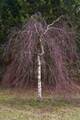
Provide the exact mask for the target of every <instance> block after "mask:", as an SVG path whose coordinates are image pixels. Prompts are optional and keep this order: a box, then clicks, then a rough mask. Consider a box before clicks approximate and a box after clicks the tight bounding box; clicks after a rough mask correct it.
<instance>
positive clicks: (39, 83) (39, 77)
mask: <svg viewBox="0 0 80 120" xmlns="http://www.w3.org/2000/svg"><path fill="white" fill-rule="evenodd" d="M38 99H39V100H41V99H42V84H41V60H40V55H38Z"/></svg>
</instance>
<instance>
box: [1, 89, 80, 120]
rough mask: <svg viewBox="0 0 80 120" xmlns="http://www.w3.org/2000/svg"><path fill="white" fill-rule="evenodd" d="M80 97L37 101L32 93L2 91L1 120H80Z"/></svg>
mask: <svg viewBox="0 0 80 120" xmlns="http://www.w3.org/2000/svg"><path fill="white" fill-rule="evenodd" d="M79 101H80V96H79V95H76V96H75V97H74V96H72V99H70V100H69V99H68V100H66V99H63V97H60V96H54V97H52V98H51V96H47V97H46V98H44V100H43V101H42V102H39V101H37V100H36V97H35V94H34V93H33V92H32V91H23V92H22V91H16V90H13V91H12V90H4V89H3V90H2V89H1V90H0V120H80V102H79Z"/></svg>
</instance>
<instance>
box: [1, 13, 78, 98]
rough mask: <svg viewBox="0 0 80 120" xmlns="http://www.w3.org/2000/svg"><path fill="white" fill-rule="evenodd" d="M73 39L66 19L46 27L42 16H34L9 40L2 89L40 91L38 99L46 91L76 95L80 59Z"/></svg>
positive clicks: (70, 26)
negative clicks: (78, 61) (79, 61)
mask: <svg viewBox="0 0 80 120" xmlns="http://www.w3.org/2000/svg"><path fill="white" fill-rule="evenodd" d="M74 36H75V34H74V31H73V29H72V25H71V23H70V22H69V20H68V19H67V18H66V17H64V16H61V17H60V18H59V19H57V20H56V21H55V22H53V23H52V24H50V25H47V24H46V22H45V20H44V19H43V18H42V17H41V15H40V14H39V15H33V16H32V17H31V18H30V19H29V21H28V23H27V24H25V25H24V26H23V28H22V30H19V29H16V30H13V32H11V33H10V34H9V36H8V38H9V42H8V44H7V46H6V51H5V54H4V56H5V58H6V61H5V63H6V70H5V75H4V77H3V80H2V84H3V86H6V87H13V88H14V87H16V88H26V89H27V88H29V89H30V88H37V91H38V92H37V93H38V98H39V99H42V92H43V90H45V89H51V92H53V91H56V92H59V93H60V92H63V93H66V92H73V91H77V90H78V89H79V87H78V85H76V84H75V83H74V82H73V80H74V79H75V77H74V72H75V69H74V63H77V60H78V59H79V58H78V55H77V52H76V43H75V39H74V38H75V37H74ZM75 66H76V67H77V71H78V65H77V64H75Z"/></svg>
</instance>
